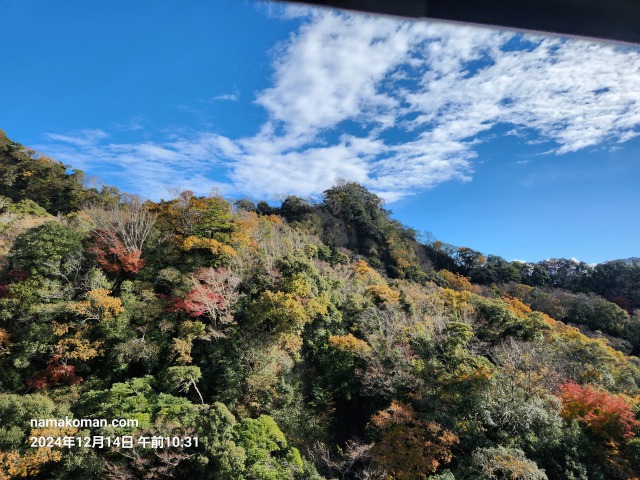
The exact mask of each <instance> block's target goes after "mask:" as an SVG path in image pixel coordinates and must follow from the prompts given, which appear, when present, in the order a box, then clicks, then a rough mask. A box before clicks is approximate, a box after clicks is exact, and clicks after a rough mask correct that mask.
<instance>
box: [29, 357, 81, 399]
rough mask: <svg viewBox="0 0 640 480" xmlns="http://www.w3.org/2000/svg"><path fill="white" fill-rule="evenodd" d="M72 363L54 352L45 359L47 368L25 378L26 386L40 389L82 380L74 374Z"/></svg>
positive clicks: (72, 383) (73, 383)
mask: <svg viewBox="0 0 640 480" xmlns="http://www.w3.org/2000/svg"><path fill="white" fill-rule="evenodd" d="M75 371H76V369H75V367H74V366H73V365H67V364H66V363H64V362H63V359H62V355H61V354H60V353H56V354H54V355H53V356H52V357H51V358H50V359H49V360H48V361H47V368H45V369H44V370H41V371H39V372H38V373H36V374H35V375H34V376H33V377H30V378H27V380H26V382H25V383H26V384H27V387H30V388H35V389H37V390H41V389H43V388H48V387H53V386H55V385H75V384H78V383H80V382H82V377H80V376H78V375H76V373H75Z"/></svg>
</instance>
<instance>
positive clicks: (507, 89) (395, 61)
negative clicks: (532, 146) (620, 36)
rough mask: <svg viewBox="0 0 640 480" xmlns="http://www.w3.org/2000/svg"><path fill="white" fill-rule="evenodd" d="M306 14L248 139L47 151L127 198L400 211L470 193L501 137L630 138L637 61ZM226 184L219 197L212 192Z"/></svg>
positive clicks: (639, 77) (638, 57) (426, 26)
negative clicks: (353, 203)
mask: <svg viewBox="0 0 640 480" xmlns="http://www.w3.org/2000/svg"><path fill="white" fill-rule="evenodd" d="M304 12H306V16H304V17H303V19H304V20H302V23H301V26H300V28H299V29H298V30H297V31H296V32H295V34H293V35H292V36H291V37H290V38H289V39H288V40H287V41H286V42H284V43H282V44H280V45H278V46H276V47H275V49H274V51H273V58H274V60H273V75H272V78H271V84H270V86H269V87H268V88H266V89H264V90H262V91H260V92H258V93H257V94H256V97H255V105H256V107H258V108H263V109H264V110H266V112H267V114H268V116H267V120H266V121H265V123H264V124H263V125H261V127H260V128H259V131H257V133H256V134H255V135H253V136H251V137H245V138H229V137H224V136H221V135H218V134H216V133H212V132H200V133H197V134H194V135H192V136H189V137H184V138H179V139H177V140H174V141H172V142H166V143H162V144H159V143H150V142H143V143H138V144H135V143H128V144H113V143H108V142H107V136H106V133H104V132H102V134H104V135H102V134H100V133H96V132H101V131H92V132H93V133H91V132H84V133H82V134H80V135H75V136H74V135H60V134H49V136H48V137H49V139H50V140H53V141H54V142H55V143H54V144H53V145H46V146H42V149H43V151H46V152H47V153H50V154H53V155H54V156H57V157H58V158H59V159H60V160H63V161H68V162H70V163H72V164H74V165H75V164H78V163H79V162H78V160H80V163H82V164H83V165H85V168H87V167H90V166H93V165H96V162H101V164H103V165H112V166H113V167H114V168H116V169H118V171H119V172H120V173H119V175H120V177H121V178H127V177H129V176H132V175H135V176H137V177H138V178H139V179H140V180H139V182H137V183H136V184H135V185H136V188H134V190H135V191H138V192H140V193H142V194H145V195H148V196H151V197H157V196H158V189H160V188H161V184H162V188H164V187H165V186H166V185H167V184H170V185H176V183H179V185H177V186H182V185H185V186H186V185H191V186H192V187H195V188H194V189H195V190H198V189H208V188H210V186H218V187H220V186H222V187H223V188H224V189H225V190H226V191H228V192H233V193H235V194H236V195H241V194H251V195H253V196H261V195H269V194H274V193H287V194H297V195H313V194H317V193H320V192H321V191H322V190H324V189H326V188H327V187H329V186H330V185H331V184H332V183H333V181H334V180H335V178H336V177H344V178H347V179H351V180H355V181H358V182H361V183H362V184H364V185H366V186H367V187H369V188H372V189H373V190H374V191H376V192H378V193H380V194H381V195H382V196H384V197H385V198H386V199H387V200H388V201H394V200H397V199H398V198H401V197H403V196H406V195H411V194H413V193H415V192H417V191H420V190H423V189H426V188H430V187H433V186H434V185H437V184H439V183H441V182H445V181H449V180H452V179H458V180H463V181H464V180H469V179H470V178H471V176H472V174H473V168H472V167H473V159H474V158H475V157H476V156H477V152H476V146H477V144H478V142H482V141H490V140H488V139H487V138H485V137H487V134H488V133H489V132H490V131H491V130H492V129H493V128H494V127H496V126H498V125H509V126H510V131H509V134H510V135H517V136H518V137H520V136H522V137H525V138H529V140H530V141H533V142H548V143H549V144H550V147H549V148H550V150H549V151H550V153H552V154H555V155H562V154H566V153H569V152H576V151H580V150H583V149H586V148H589V147H594V146H597V145H602V144H607V145H609V146H611V145H615V144H619V143H623V142H626V141H628V140H629V139H631V138H633V137H634V136H636V135H637V134H638V126H639V125H640V53H639V52H638V50H634V49H631V48H627V47H624V48H623V47H618V46H612V45H606V44H595V43H590V42H586V41H574V40H572V41H564V40H562V39H558V38H541V37H534V36H523V35H520V34H516V33H512V32H502V31H494V30H489V29H481V28H475V27H461V26H453V25H446V24H438V23H430V22H426V21H399V20H396V19H391V18H386V17H370V16H366V15H360V14H348V13H338V12H334V11H331V10H310V9H307V10H305V11H304ZM302 14H303V13H301V11H300V9H297V10H296V16H297V17H299V16H300V15H302ZM219 99H220V100H223V98H219ZM224 99H227V100H232V99H231V98H224ZM531 136H533V138H530V137H531ZM194 172H197V173H194ZM220 172H224V174H225V176H226V178H227V180H226V181H225V183H218V182H214V181H212V180H208V178H220V177H221V176H220ZM178 179H179V180H178Z"/></svg>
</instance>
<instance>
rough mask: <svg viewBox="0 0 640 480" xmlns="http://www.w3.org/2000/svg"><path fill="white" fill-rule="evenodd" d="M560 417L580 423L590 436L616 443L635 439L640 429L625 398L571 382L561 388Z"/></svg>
mask: <svg viewBox="0 0 640 480" xmlns="http://www.w3.org/2000/svg"><path fill="white" fill-rule="evenodd" d="M560 398H561V399H562V416H563V417H564V418H567V419H575V420H577V421H579V422H581V423H583V424H584V425H585V426H586V427H587V428H588V429H589V430H590V431H591V432H592V433H593V434H595V435H596V436H598V437H601V438H603V439H605V440H608V441H613V442H615V443H619V442H622V441H624V440H628V439H630V438H633V437H634V436H635V433H634V429H635V428H636V427H638V426H640V422H638V421H637V420H636V419H635V418H634V414H633V411H632V410H631V408H632V401H631V400H630V399H629V398H628V397H625V396H624V395H611V394H609V393H607V392H603V391H600V390H596V389H595V388H593V387H592V386H590V385H578V384H576V383H573V382H570V383H565V384H564V385H561V386H560Z"/></svg>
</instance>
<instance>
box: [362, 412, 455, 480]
mask: <svg viewBox="0 0 640 480" xmlns="http://www.w3.org/2000/svg"><path fill="white" fill-rule="evenodd" d="M370 425H371V427H373V428H375V429H377V430H378V431H379V432H380V435H381V438H380V440H379V441H378V442H377V443H376V444H375V445H374V447H373V449H372V451H371V453H372V456H373V459H374V463H375V464H376V465H378V466H379V467H380V468H381V469H382V470H384V471H386V472H387V474H388V475H389V477H388V478H393V479H394V480H425V479H427V478H429V476H430V475H431V474H433V473H436V472H437V471H438V469H439V468H440V467H441V466H442V465H445V464H447V463H449V462H451V460H452V459H453V452H452V449H453V448H454V447H455V446H456V445H457V444H458V443H459V440H458V437H457V436H456V435H454V434H453V433H452V432H450V431H448V430H445V429H443V428H442V427H441V426H440V425H438V424H437V423H435V422H430V421H424V420H421V419H419V418H418V415H417V413H416V411H415V410H414V409H413V407H411V406H410V405H406V404H404V403H402V402H399V401H397V400H394V401H393V402H392V403H391V406H390V407H389V408H388V409H387V410H382V411H380V412H378V413H376V414H375V415H374V416H373V417H371V424H370Z"/></svg>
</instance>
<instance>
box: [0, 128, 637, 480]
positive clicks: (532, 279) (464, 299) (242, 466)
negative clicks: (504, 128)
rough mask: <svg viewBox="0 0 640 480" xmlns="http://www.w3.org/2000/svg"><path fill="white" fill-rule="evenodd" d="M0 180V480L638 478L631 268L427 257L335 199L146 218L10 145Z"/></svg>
mask: <svg viewBox="0 0 640 480" xmlns="http://www.w3.org/2000/svg"><path fill="white" fill-rule="evenodd" d="M0 172H1V173H0V368H1V369H2V375H1V376H0V419H1V421H0V479H10V478H42V479H45V478H47V479H48V478H53V479H56V478H58V479H67V478H87V479H93V478H95V479H105V478H106V479H156V478H193V479H214V480H289V479H291V480H313V479H315V480H321V479H341V480H343V479H360V480H364V479H368V480H374V479H377V480H420V479H427V478H432V479H440V480H442V479H448V480H450V479H522V480H524V479H558V480H559V479H632V478H637V477H638V474H637V472H638V471H640V437H639V436H638V434H640V360H639V359H638V357H637V355H638V353H639V352H640V314H639V308H640V260H639V259H627V260H615V261H611V262H605V263H603V264H599V265H593V266H591V265H586V264H584V263H581V262H578V261H574V260H564V259H552V260H547V261H544V262H539V263H536V264H530V263H522V262H507V261H506V260H504V259H502V258H500V257H497V256H492V255H489V256H485V255H483V254H482V253H480V252H477V251H475V250H473V249H471V248H467V247H454V246H451V245H447V244H444V243H442V242H439V241H429V242H425V241H423V240H421V239H420V238H419V235H418V234H417V232H415V231H414V230H412V229H410V228H407V227H405V226H403V225H401V224H400V223H399V222H397V221H396V220H394V219H393V218H392V217H391V212H390V211H388V210H386V209H385V208H384V205H383V202H382V201H381V199H380V198H378V197H377V196H376V195H375V194H373V193H371V192H369V191H367V190H366V189H365V188H364V187H362V186H360V185H358V184H356V183H353V182H347V181H338V182H337V184H336V185H335V186H334V187H332V188H330V189H328V190H327V191H326V192H324V195H323V197H322V198H321V199H318V200H316V201H308V200H305V199H301V198H298V197H292V196H290V197H287V198H286V199H285V200H284V201H283V202H282V203H281V205H279V206H273V205H270V204H269V203H267V202H258V203H257V205H256V204H254V203H253V202H251V201H249V200H246V199H243V200H239V201H235V202H230V201H228V200H226V199H224V198H222V197H221V196H219V195H217V194H215V193H213V194H211V195H209V196H198V195H195V194H194V193H193V192H190V191H183V192H180V193H178V194H177V195H175V197H174V198H170V199H167V200H161V201H159V202H151V201H146V202H144V201H142V200H140V199H139V198H137V197H135V196H133V195H128V194H125V193H122V192H119V191H118V190H116V189H114V188H111V187H103V188H101V189H100V190H98V189H96V188H88V187H85V186H84V185H83V181H84V180H83V179H84V176H83V174H82V172H80V171H77V170H71V169H70V168H69V167H68V166H66V165H62V164H59V163H57V162H55V161H53V160H50V159H47V158H43V157H38V156H36V155H35V154H34V153H33V152H29V151H28V150H27V149H25V148H23V147H22V146H21V145H19V144H17V143H15V142H12V141H11V140H9V139H8V138H7V137H6V136H5V135H4V134H1V135H0ZM56 418H59V419H64V418H72V419H108V420H109V422H110V421H111V420H112V419H133V420H136V421H137V425H136V426H131V425H128V426H120V425H119V426H113V425H107V426H104V425H102V426H95V427H94V426H91V427H85V426H79V427H74V426H67V425H61V426H48V427H44V428H43V427H39V426H37V425H36V426H33V425H32V424H31V419H56ZM47 437H51V438H52V439H56V438H61V439H67V440H66V441H67V443H66V444H65V443H64V442H63V441H61V442H60V443H57V444H56V443H55V442H54V443H53V444H51V446H42V445H40V446H38V445H36V447H35V448H34V447H32V446H31V444H32V442H33V440H32V439H33V438H36V443H37V439H38V438H45V439H46V438H47ZM95 437H102V438H120V439H125V438H128V439H131V442H132V443H131V444H130V445H128V446H125V444H124V440H123V441H122V443H113V444H110V445H107V444H104V445H103V446H102V447H100V446H99V445H95V444H91V441H93V439H94V438H95ZM78 438H80V439H88V440H89V442H90V444H89V446H87V445H86V443H85V444H84V446H83V445H82V441H84V440H81V441H80V442H81V444H80V445H79V444H78V443H75V444H73V445H71V444H70V443H69V442H71V440H68V439H78ZM166 438H169V439H170V443H171V442H172V439H174V438H177V439H182V440H183V441H181V442H180V441H179V442H178V443H171V445H170V446H169V447H166V446H164V447H163V448H159V447H158V443H157V442H158V439H166ZM150 439H156V440H154V441H155V442H156V443H155V444H154V445H151V443H150V442H151V440H150ZM185 439H189V440H188V441H184V440H185ZM74 442H76V440H74ZM152 447H154V448H152Z"/></svg>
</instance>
